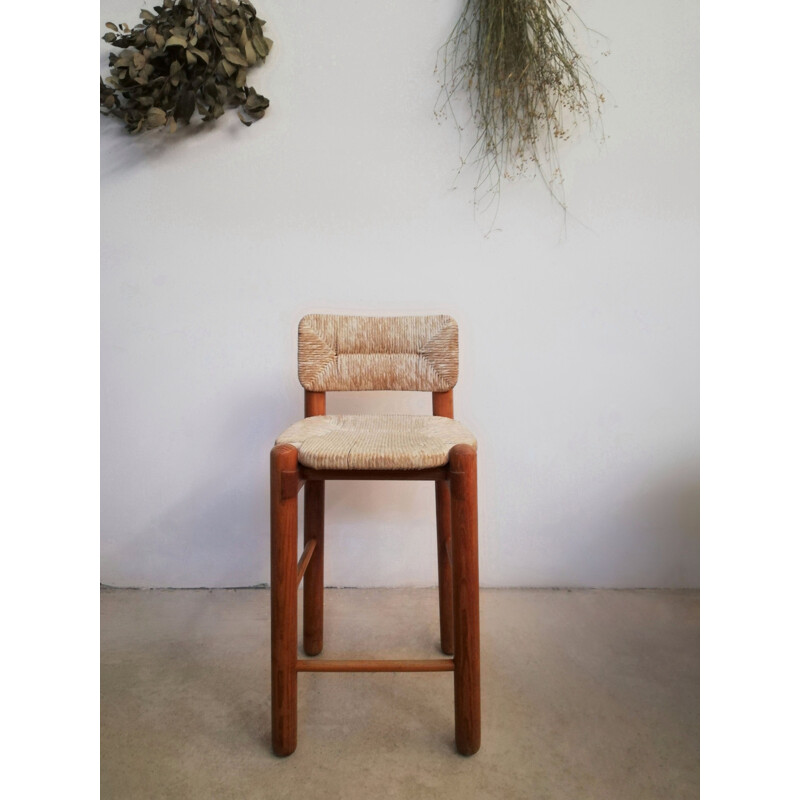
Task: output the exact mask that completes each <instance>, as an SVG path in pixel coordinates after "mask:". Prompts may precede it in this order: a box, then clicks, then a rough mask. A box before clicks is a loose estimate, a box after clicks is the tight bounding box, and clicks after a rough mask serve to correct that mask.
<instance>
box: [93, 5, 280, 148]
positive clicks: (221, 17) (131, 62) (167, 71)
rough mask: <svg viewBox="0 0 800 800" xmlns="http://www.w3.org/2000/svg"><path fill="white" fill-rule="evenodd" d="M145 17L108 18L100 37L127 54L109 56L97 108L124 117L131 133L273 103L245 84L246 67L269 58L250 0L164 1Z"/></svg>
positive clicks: (251, 111)
mask: <svg viewBox="0 0 800 800" xmlns="http://www.w3.org/2000/svg"><path fill="white" fill-rule="evenodd" d="M153 12H154V13H151V12H150V11H147V10H142V12H141V14H140V15H139V17H140V18H141V19H142V22H140V23H139V24H137V25H135V26H134V27H133V28H130V27H129V26H128V25H127V24H125V23H122V24H121V25H116V24H115V23H113V22H107V23H106V27H107V28H109V30H110V32H109V33H107V34H106V35H105V36H104V37H103V38H104V39H105V41H107V42H108V43H109V44H112V45H114V47H119V48H121V49H122V52H121V53H119V54H117V53H111V55H109V57H108V61H109V64H110V66H111V76H110V77H109V78H107V79H106V81H105V82H104V81H103V79H102V78H101V79H100V110H101V111H102V112H104V113H105V114H110V115H113V116H115V117H119V118H120V119H121V120H122V121H123V122H124V123H125V127H126V128H127V130H128V132H129V133H138V132H139V131H141V130H148V129H151V128H161V127H166V128H167V129H168V130H169V131H170V132H174V131H175V130H176V129H177V127H178V122H184V123H186V124H188V123H189V120H190V119H191V118H192V115H193V114H194V112H195V110H197V111H198V112H199V113H200V115H201V117H202V119H203V121H204V122H209V121H211V120H214V119H217V118H218V117H221V116H222V114H224V113H225V107H226V106H238V107H239V119H241V121H242V122H243V123H244V124H245V125H251V124H252V123H253V122H254V121H255V120H257V119H261V117H263V116H264V114H265V112H266V110H267V108H268V107H269V100H267V98H266V97H262V96H261V95H260V94H258V92H256V90H255V89H253V88H252V87H248V86H247V70H248V69H249V68H250V67H252V66H254V65H255V64H258V63H261V62H263V61H264V59H265V58H266V57H267V55H268V53H269V50H270V47H271V46H272V41H271V40H270V39H267V38H266V37H265V36H264V31H263V26H264V25H265V24H266V23H265V22H264V20H263V19H259V18H258V15H257V14H256V10H255V8H254V7H253V5H252V4H251V3H250V2H249V0H163V5H160V6H155V7H154V8H153Z"/></svg>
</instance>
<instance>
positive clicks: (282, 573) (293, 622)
mask: <svg viewBox="0 0 800 800" xmlns="http://www.w3.org/2000/svg"><path fill="white" fill-rule="evenodd" d="M270 523H271V530H270V559H271V564H270V572H271V584H270V596H271V609H272V614H271V633H272V636H271V642H272V674H271V678H272V750H273V752H274V753H275V755H278V756H288V755H290V754H291V753H293V752H294V750H295V748H296V747H297V450H296V448H294V447H292V446H291V445H288V444H282V445H276V446H275V447H273V448H272V453H271V454H270Z"/></svg>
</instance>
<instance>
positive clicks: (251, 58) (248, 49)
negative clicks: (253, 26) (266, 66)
mask: <svg viewBox="0 0 800 800" xmlns="http://www.w3.org/2000/svg"><path fill="white" fill-rule="evenodd" d="M244 57H245V59H246V60H247V63H248V65H249V66H251V67H252V66H253V64H255V63H256V61H258V56H257V55H256V51H255V49H254V48H253V45H252V44H250V42H247V43H246V44H245V46H244Z"/></svg>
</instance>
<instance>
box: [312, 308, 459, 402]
mask: <svg viewBox="0 0 800 800" xmlns="http://www.w3.org/2000/svg"><path fill="white" fill-rule="evenodd" d="M298 374H299V377H300V383H301V384H302V385H303V388H304V389H306V390H307V391H310V392H337V391H342V392H347V391H354V392H363V391H381V390H395V391H422V392H446V391H448V390H450V389H452V388H453V386H455V384H456V381H457V380H458V325H457V324H456V321H455V320H454V319H453V318H452V317H448V316H446V315H439V316H431V317H345V316H337V315H333V314H309V315H308V316H306V317H303V319H301V320H300V328H299V337H298Z"/></svg>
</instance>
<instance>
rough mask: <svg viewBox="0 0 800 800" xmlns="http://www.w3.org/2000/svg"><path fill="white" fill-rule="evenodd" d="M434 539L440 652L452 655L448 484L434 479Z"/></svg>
mask: <svg viewBox="0 0 800 800" xmlns="http://www.w3.org/2000/svg"><path fill="white" fill-rule="evenodd" d="M436 539H437V543H438V555H439V631H440V634H441V643H442V652H443V653H445V654H447V655H448V656H451V655H453V571H452V569H451V568H450V552H449V551H450V547H451V537H450V484H449V483H448V482H447V481H436Z"/></svg>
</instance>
